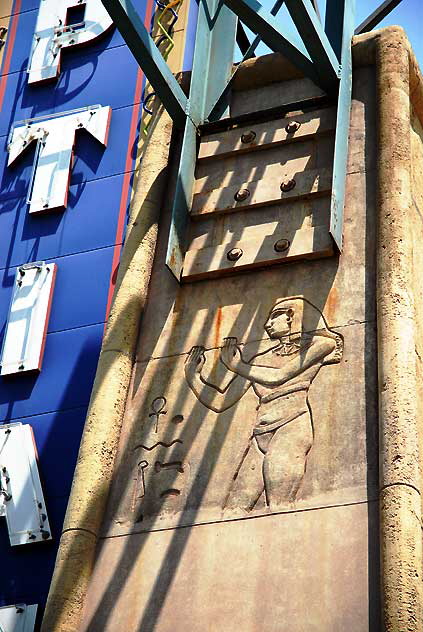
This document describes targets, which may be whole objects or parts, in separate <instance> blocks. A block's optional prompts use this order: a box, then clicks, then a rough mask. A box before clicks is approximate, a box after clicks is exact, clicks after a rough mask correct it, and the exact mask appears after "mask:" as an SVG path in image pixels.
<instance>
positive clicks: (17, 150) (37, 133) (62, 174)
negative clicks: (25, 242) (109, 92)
mask: <svg viewBox="0 0 423 632" xmlns="http://www.w3.org/2000/svg"><path fill="white" fill-rule="evenodd" d="M111 114H112V110H111V108H110V107H108V106H105V107H102V106H100V105H94V106H91V107H88V108H84V109H82V110H73V111H71V112H62V113H61V114H54V115H52V116H51V117H40V118H38V119H29V120H28V121H26V122H23V123H15V124H14V125H13V128H12V131H11V134H10V136H9V143H8V151H9V160H8V163H7V164H8V166H10V165H11V164H13V163H14V162H15V160H16V159H17V158H18V157H19V156H20V155H21V154H22V152H23V151H25V150H26V149H27V148H28V147H29V146H30V145H31V143H32V142H33V141H37V147H36V153H35V159H34V166H33V170H32V177H31V182H30V185H29V191H28V198H27V202H28V204H29V212H30V213H39V212H41V211H48V210H52V209H60V208H66V206H67V198H68V188H69V179H70V171H71V168H72V156H73V148H74V144H75V132H76V130H78V129H85V130H86V131H87V132H89V133H90V134H91V135H92V136H94V138H96V139H97V140H98V141H99V142H100V143H102V145H104V146H105V147H106V146H107V137H108V131H109V125H110V117H111Z"/></svg>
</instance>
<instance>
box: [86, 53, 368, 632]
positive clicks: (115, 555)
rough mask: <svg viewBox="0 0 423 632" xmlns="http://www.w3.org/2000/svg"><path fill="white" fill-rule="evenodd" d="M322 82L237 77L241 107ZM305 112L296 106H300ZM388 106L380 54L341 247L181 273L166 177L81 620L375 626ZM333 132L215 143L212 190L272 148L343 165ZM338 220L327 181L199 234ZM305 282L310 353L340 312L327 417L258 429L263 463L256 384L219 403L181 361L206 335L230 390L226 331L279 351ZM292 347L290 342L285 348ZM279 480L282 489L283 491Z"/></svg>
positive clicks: (359, 116) (130, 626)
mask: <svg viewBox="0 0 423 632" xmlns="http://www.w3.org/2000/svg"><path fill="white" fill-rule="evenodd" d="M269 63H272V62H271V61H270V62H269ZM252 72H254V70H253V71H252ZM270 74H271V73H270ZM277 79H278V77H277V76H273V82H275V80H277ZM279 79H280V78H279ZM308 90H310V86H309V85H307V83H306V82H305V81H304V80H298V79H289V80H288V81H287V82H285V84H284V83H282V84H280V83H273V84H271V85H268V86H267V87H263V86H261V87H260V88H255V89H251V87H250V88H248V91H247V92H245V91H244V93H243V92H242V91H241V92H240V91H238V92H235V94H234V97H233V102H232V111H234V110H235V109H236V108H243V112H244V113H245V110H246V108H251V109H257V104H270V107H271V106H272V105H271V104H272V103H273V101H277V100H278V99H279V100H280V95H281V94H282V95H284V94H287V93H289V94H290V96H291V95H293V96H294V97H295V96H297V97H299V95H303V94H304V92H307V91H308ZM314 90H316V89H314ZM293 100H295V99H293ZM260 107H262V108H263V109H264V107H265V105H263V106H260ZM320 109H321V108H319V112H320ZM250 111H251V110H250ZM316 112H317V110H314V115H315V116H318V117H319V116H320V115H321V114H319V113H317V114H316ZM312 114H313V110H312ZM325 114H327V112H326V111H325ZM303 115H304V113H301V112H291V113H289V112H288V113H286V117H287V119H288V120H289V119H294V120H295V119H296V117H297V118H298V117H301V116H303ZM375 122H376V109H375V74H374V67H372V66H368V67H364V68H360V69H357V70H356V72H355V75H354V94H353V108H352V116H351V144H350V154H349V164H348V177H347V200H346V208H345V232H344V239H345V250H344V253H343V255H342V256H341V257H339V256H338V255H335V254H333V255H332V256H327V255H326V258H319V259H317V260H314V261H307V260H306V261H298V262H295V263H291V264H289V265H288V264H284V265H282V266H272V267H270V268H267V269H258V270H254V271H251V272H248V273H244V274H239V273H238V274H236V273H235V274H233V275H231V276H228V277H227V278H226V277H222V278H217V279H211V280H209V279H205V280H202V281H198V282H196V283H187V284H184V285H182V286H179V285H178V283H177V282H176V281H175V279H174V278H173V277H172V276H171V274H170V273H169V272H168V270H167V269H166V268H165V266H164V255H165V250H166V245H167V233H168V222H169V211H170V207H171V201H172V191H173V188H172V185H171V186H169V191H168V201H167V203H166V204H165V207H164V209H163V211H164V217H163V221H162V224H161V226H160V232H159V243H158V249H157V253H156V258H155V262H154V268H153V274H152V279H151V285H150V293H149V301H148V305H147V309H146V313H145V315H144V319H143V325H142V330H141V335H140V339H139V344H138V349H137V357H136V363H135V366H134V371H133V375H132V382H131V388H130V398H129V401H128V404H127V408H126V413H125V417H124V421H123V427H122V433H121V438H120V446H119V449H118V454H117V459H116V463H115V470H114V476H113V485H112V492H111V495H110V499H109V505H108V509H107V512H106V519H105V521H104V523H103V530H102V535H101V538H100V542H99V546H98V552H97V560H96V564H95V568H94V572H93V576H92V580H91V583H90V586H89V590H88V594H87V598H86V603H85V610H84V617H83V624H82V627H81V628H80V629H81V630H90V631H92V632H94V631H97V630H98V631H100V630H105V631H108V630H115V629H126V630H128V631H131V632H132V631H135V630H143V632H144V631H147V630H148V631H149V630H153V629H154V630H156V631H160V632H164V631H168V630H169V631H170V630H172V631H176V630H178V631H179V630H192V631H197V630H198V631H200V630H201V631H204V630H216V629H225V630H233V631H235V630H239V629H242V630H245V631H251V632H252V631H253V630H261V631H266V632H270V631H274V632H276V631H280V630H289V631H290V632H297V631H298V632H299V631H300V630H307V631H309V630H310V631H311V630H325V632H326V631H327V632H329V631H335V630H336V631H338V630H339V631H341V630H342V631H343V630H347V629H350V630H354V631H355V632H361V631H364V630H377V629H378V627H379V597H378V575H379V566H378V519H377V513H378V504H377V498H378V492H377V466H378V447H377V429H378V420H377V353H376V330H375V318H376V316H375V253H376V243H375V230H376V220H375V217H376V207H375V195H376V125H375ZM249 125H250V127H251V129H254V124H253V123H251V124H249ZM245 129H247V128H245ZM248 129H249V128H248ZM241 131H243V130H241ZM244 131H245V130H244ZM220 134H222V133H220ZM221 138H223V137H221ZM218 142H221V141H218ZM332 142H333V134H332V137H331V133H330V132H329V133H327V134H325V135H324V136H323V137H317V136H316V139H314V140H313V139H311V140H309V139H307V140H304V141H303V142H300V141H298V142H297V143H288V144H287V145H286V146H283V147H280V148H279V149H277V150H275V149H271V150H269V151H268V152H261V154H262V155H261V156H260V157H259V158H257V157H256V158H255V160H258V162H257V163H256V164H255V166H254V165H252V163H251V161H252V160H253V159H252V158H251V157H247V158H245V159H243V158H242V157H239V156H238V157H232V158H228V159H226V161H225V162H224V161H222V160H220V159H217V160H215V161H214V162H213V160H212V161H211V162H209V163H207V164H206V163H205V164H204V166H200V167H199V170H198V172H197V175H198V178H201V177H205V178H206V180H207V179H209V180H208V185H207V183H206V185H203V184H202V182H200V185H199V186H200V187H203V189H202V191H203V193H204V192H205V193H207V191H210V188H215V187H216V183H217V186H218V187H221V188H225V187H228V186H239V185H240V184H242V183H243V182H245V181H246V179H247V180H248V178H249V179H250V180H254V178H252V174H253V175H254V174H255V173H257V172H260V173H261V171H260V170H263V169H264V165H265V164H266V165H268V164H269V163H270V164H272V165H273V167H272V169H273V172H272V175H271V178H279V177H285V176H286V175H290V174H292V173H295V174H300V173H301V172H302V171H303V170H305V171H306V170H307V169H317V170H319V169H322V170H324V169H331V147H332ZM272 152H273V153H272ZM257 155H258V154H257ZM248 161H250V162H248ZM257 170H258V171H257ZM246 173H247V175H248V178H246V177H245V174H246ZM260 177H263V178H266V175H263V176H260ZM210 183H212V184H210ZM213 183H214V184H213ZM166 218H167V219H166ZM328 222H329V195H328V194H322V195H321V196H319V197H310V196H308V197H307V196H306V197H305V198H304V199H303V198H301V199H298V200H296V201H294V202H293V203H292V204H276V205H272V206H266V205H264V206H261V207H260V208H259V209H255V208H251V209H248V210H245V211H239V212H236V213H233V214H230V215H223V216H219V217H216V218H215V217H212V218H210V219H203V220H201V223H200V222H197V223H195V224H194V223H193V226H192V232H191V242H190V246H189V250H190V251H191V253H192V256H194V257H201V256H203V255H204V250H205V249H206V248H209V249H211V250H210V252H211V251H212V250H213V249H214V248H216V247H218V246H219V245H222V244H223V245H225V244H226V245H227V247H229V246H228V244H232V243H233V239H234V235H235V236H236V238H237V239H238V240H239V243H241V242H243V240H254V239H257V240H262V239H263V238H264V236H265V235H269V234H271V235H273V236H274V237H275V239H277V238H278V237H283V236H284V235H285V234H287V232H289V230H290V229H291V230H292V227H296V228H301V229H310V228H313V227H315V226H322V227H324V228H325V229H327V227H328ZM243 243H244V242H243ZM200 251H201V252H200ZM207 252H209V251H207ZM298 296H299V297H303V298H304V299H305V301H303V300H302V299H297V302H296V303H295V302H294V303H293V304H294V311H295V309H297V310H298V311H300V309H301V308H302V309H303V310H304V314H303V318H302V319H300V322H301V323H302V324H301V327H300V328H302V335H301V337H300V338H299V337H298V336H297V337H295V336H293V338H292V340H293V341H294V344H298V345H299V347H300V353H301V354H302V353H304V354H305V355H306V356H307V353H308V352H307V348H308V346H310V345H311V347H312V348H313V345H315V344H316V343H319V342H321V340H322V339H323V338H324V336H322V332H325V331H326V332H327V331H328V330H329V332H331V334H332V338H330V337H329V338H330V339H331V340H332V342H333V341H334V340H335V339H336V341H337V342H336V344H337V345H338V352H339V353H338V354H336V353H335V355H334V351H335V348H333V349H332V347H330V348H329V351H328V354H329V355H327V356H325V358H326V359H327V360H328V363H326V362H325V361H324V360H322V362H321V363H320V364H319V362H320V360H317V359H314V360H313V361H310V362H311V364H310V366H311V367H312V368H313V367H315V368H316V367H317V368H316V372H315V374H313V376H312V377H311V378H306V377H304V376H305V373H304V372H303V369H301V368H300V369H299V371H298V374H299V375H302V376H303V377H304V379H309V383H310V386H309V388H308V387H307V389H306V390H307V394H308V406H309V408H308V410H309V411H311V419H312V425H311V424H310V416H309V413H308V412H305V413H303V417H302V418H300V417H298V418H297V419H295V420H293V421H290V422H289V423H288V424H287V425H286V427H282V429H281V430H282V431H281V432H279V433H278V429H277V430H276V431H274V432H273V433H271V432H270V433H269V432H268V433H267V436H268V438H270V439H271V440H272V441H273V438H274V437H277V442H278V443H277V442H276V441H273V452H272V454H273V458H270V459H268V458H267V456H268V454H270V452H268V450H269V446H268V445H264V443H265V442H266V439H260V444H261V446H262V448H263V450H264V451H265V452H266V459H265V460H266V463H267V465H265V466H264V468H265V469H264V470H262V469H261V468H262V461H263V452H261V454H260V453H259V451H257V452H256V453H254V452H253V450H257V445H256V443H255V440H252V438H251V437H252V432H253V431H254V427H255V426H256V424H257V420H256V415H257V408H258V404H259V397H258V395H257V392H255V391H254V390H253V388H249V389H248V390H247V392H246V393H245V395H243V397H242V398H241V399H239V401H238V402H237V403H235V404H234V405H232V406H230V407H229V408H228V409H227V410H226V411H224V412H214V411H213V410H212V409H211V407H213V406H214V407H215V408H217V407H218V403H217V402H218V400H220V399H222V397H223V398H224V397H225V395H223V396H222V397H221V396H219V395H216V396H215V400H214V404H213V403H211V404H210V405H208V406H207V405H205V404H204V402H203V403H202V402H201V397H202V396H201V393H200V400H199V398H198V397H197V396H196V395H195V393H194V392H193V389H192V388H190V386H189V381H190V379H189V378H188V379H187V378H186V377H185V374H184V372H185V369H186V367H187V363H188V366H189V365H190V362H189V359H190V358H191V360H192V361H193V363H194V360H195V358H193V354H195V353H196V352H195V351H194V352H193V351H192V348H193V347H195V346H197V347H198V346H201V347H203V348H204V352H201V351H199V352H198V353H200V355H201V353H204V358H205V362H204V366H203V367H202V371H201V379H202V380H203V383H204V382H208V383H209V384H212V385H214V386H215V387H218V388H219V389H220V390H221V391H224V390H225V387H227V385H228V383H229V382H230V381H231V379H232V378H233V377H234V372H230V371H228V369H226V368H225V366H224V365H223V364H222V362H221V361H220V360H219V357H220V355H221V347H222V344H223V342H222V341H223V338H224V337H227V336H232V337H236V338H237V342H238V344H239V348H240V349H241V352H242V356H243V358H244V360H245V361H246V362H247V364H248V363H251V364H254V363H257V360H256V361H255V362H254V361H253V360H251V358H254V357H255V356H256V355H257V354H258V353H264V354H266V352H267V355H265V358H266V360H265V362H264V365H265V366H267V365H266V362H270V363H271V362H272V361H273V358H274V357H275V354H274V353H272V352H271V351H270V352H269V348H270V347H272V348H273V347H274V346H275V344H274V340H272V341H270V340H269V338H268V336H267V334H266V332H265V330H264V325H265V323H266V321H267V319H268V316H269V313H270V312H271V311H272V308H273V306H274V305H275V304H276V303H277V302H278V301H279V300H280V299H284V298H287V297H298ZM297 327H298V321H297ZM293 333H294V332H292V334H293ZM297 333H298V330H297ZM298 340H300V342H298ZM327 340H328V338H326V341H327ZM295 341H297V342H296V343H295ZM330 344H331V343H330ZM334 344H335V343H334ZM301 349H303V351H301ZM291 352H293V353H296V351H295V350H294V348H292V349H290V350H289V349H288V350H285V351H283V352H282V356H281V357H283V358H284V360H283V361H286V357H285V356H286V355H287V354H288V355H289V353H291ZM330 354H332V355H330ZM269 358H270V360H269ZM283 361H282V360H281V361H279V362H282V363H283ZM307 362H308V360H307V359H306V358H304V363H305V364H307ZM272 366H273V365H272ZM277 366H279V365H277ZM319 367H320V370H319ZM252 381H254V379H253V378H252ZM206 390H207V389H206ZM227 392H228V393H229V389H228V391H227ZM262 396H263V394H262ZM227 397H228V398H229V399H230V396H229V395H227ZM289 397H291V400H290V401H287V400H286V398H285V400H284V402H285V403H284V404H283V406H284V407H285V408H284V410H283V411H282V412H281V413H280V415H281V418H282V417H284V415H285V417H284V419H285V421H286V420H288V417H289V416H290V414H291V412H294V413H296V412H298V410H300V409H301V405H302V404H301V403H299V400H298V398H297V396H296V395H294V396H292V394H291V395H290V396H289ZM292 397H293V399H292ZM160 398H162V399H160ZM203 399H204V397H203ZM229 399H228V400H227V403H228V402H229ZM229 403H230V402H229ZM297 409H298V410H297ZM301 410H302V409H301ZM300 412H301V411H300ZM259 414H260V411H259ZM271 414H273V413H271ZM291 416H292V415H291ZM304 420H305V421H304ZM156 424H157V425H156ZM301 424H302V425H301ZM311 428H312V432H310V429H311ZM291 429H292V432H291ZM262 437H263V435H262ZM307 442H308V443H307ZM300 445H301V446H302V447H301V448H299V446H300ZM168 446H170V447H168ZM249 446H254V447H251V452H249V453H248V454H247V456H246V452H247V449H248V447H249ZM301 450H302V452H301ZM257 454H258V456H259V458H258V460H256V456H257ZM294 454H295V455H296V459H294V460H293V455H294ZM250 458H251V465H246V461H245V459H250ZM266 467H267V468H268V470H275V471H276V473H274V474H270V475H269V472H268V471H267V470H266ZM281 471H282V474H281ZM284 471H290V472H291V476H290V477H288V479H289V480H288V479H287V477H286V476H285V475H284V473H283V472H284ZM293 471H295V472H296V473H295V472H294V473H292V472H293ZM241 472H242V474H241ZM266 472H267V473H266ZM272 477H273V478H272ZM278 477H279V478H278ZM275 481H276V483H275ZM278 481H279V485H280V486H281V487H280V488H279V489H283V490H284V492H283V493H279V494H278V492H277V491H276V493H273V494H272V490H271V488H272V489H273V491H274V488H275V485H276V488H277V487H278V484H277V483H278ZM272 486H273V487H272Z"/></svg>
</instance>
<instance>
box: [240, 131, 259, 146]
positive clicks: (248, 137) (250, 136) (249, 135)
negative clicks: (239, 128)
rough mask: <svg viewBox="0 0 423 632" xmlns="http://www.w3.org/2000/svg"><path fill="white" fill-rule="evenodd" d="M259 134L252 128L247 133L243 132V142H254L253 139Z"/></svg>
mask: <svg viewBox="0 0 423 632" xmlns="http://www.w3.org/2000/svg"><path fill="white" fill-rule="evenodd" d="M256 136H257V134H256V133H255V132H253V131H252V130H251V131H250V132H246V133H245V134H242V136H241V143H244V145H248V144H249V143H252V142H253V140H255V139H256Z"/></svg>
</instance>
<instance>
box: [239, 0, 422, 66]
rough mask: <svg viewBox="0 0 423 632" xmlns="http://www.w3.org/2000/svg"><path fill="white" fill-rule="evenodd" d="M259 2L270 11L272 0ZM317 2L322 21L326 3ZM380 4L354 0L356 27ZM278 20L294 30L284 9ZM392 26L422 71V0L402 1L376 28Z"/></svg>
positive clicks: (374, 0) (261, 48) (262, 51)
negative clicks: (408, 45) (403, 36)
mask: <svg viewBox="0 0 423 632" xmlns="http://www.w3.org/2000/svg"><path fill="white" fill-rule="evenodd" d="M260 1H261V4H263V6H265V7H266V8H267V9H268V10H270V9H271V7H272V5H273V3H274V0H260ZM318 2H319V6H320V12H321V15H322V19H324V12H325V4H326V2H325V0H318ZM380 4H382V0H356V20H355V24H356V26H358V25H359V24H360V23H361V22H362V21H363V20H365V18H367V16H368V15H370V13H372V12H373V11H374V10H375V9H376V8H377V7H378V6H379V5H380ZM278 20H280V21H281V22H283V24H284V25H285V27H286V28H289V29H291V28H292V29H294V30H295V27H294V26H293V25H292V21H291V18H290V16H289V14H288V12H287V10H286V8H285V7H282V9H281V10H280V12H279V13H278ZM392 24H399V25H400V26H402V27H403V28H404V30H405V32H406V33H407V36H408V39H409V40H410V42H411V45H412V47H413V50H414V53H415V55H416V57H417V60H418V62H419V64H420V68H421V69H423V0H402V2H400V4H399V5H398V6H397V7H396V8H395V9H394V10H393V11H392V12H391V13H390V14H389V15H388V17H386V18H385V19H384V20H383V21H382V22H381V23H380V25H379V26H378V27H377V28H381V27H383V26H390V25H392ZM249 35H250V40H251V39H252V38H253V36H252V34H251V33H249ZM266 52H269V49H266V47H265V46H264V45H260V46H259V48H258V49H257V54H258V55H263V54H265V53H266ZM237 61H238V59H237Z"/></svg>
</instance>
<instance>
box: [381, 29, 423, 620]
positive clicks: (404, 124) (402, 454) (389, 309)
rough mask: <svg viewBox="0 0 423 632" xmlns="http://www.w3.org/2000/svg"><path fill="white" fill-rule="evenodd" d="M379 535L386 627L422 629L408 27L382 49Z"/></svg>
mask: <svg viewBox="0 0 423 632" xmlns="http://www.w3.org/2000/svg"><path fill="white" fill-rule="evenodd" d="M376 61H377V67H378V73H377V76H378V91H377V94H378V106H379V182H378V194H379V204H378V211H379V217H378V224H379V227H378V228H379V231H378V280H377V314H378V358H379V414H380V419H379V424H380V533H381V564H382V600H383V622H384V630H385V632H405V631H407V632H411V631H412V632H417V631H421V630H423V618H422V578H421V573H422V532H421V498H420V486H421V473H420V467H419V445H418V423H419V419H418V414H417V388H416V385H417V373H416V361H415V325H414V319H415V311H414V302H413V278H412V260H411V250H412V249H411V243H410V234H411V232H410V228H411V227H410V224H409V222H410V206H411V199H412V198H411V147H410V95H409V47H408V43H407V41H406V38H405V36H404V33H403V31H402V29H399V28H391V29H389V30H386V31H382V32H381V35H380V38H379V43H378V46H377V60H376Z"/></svg>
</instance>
